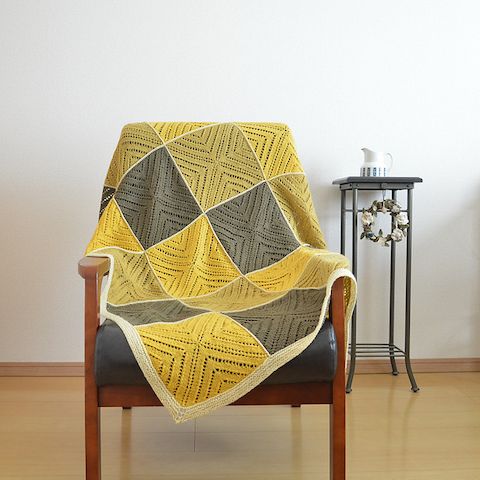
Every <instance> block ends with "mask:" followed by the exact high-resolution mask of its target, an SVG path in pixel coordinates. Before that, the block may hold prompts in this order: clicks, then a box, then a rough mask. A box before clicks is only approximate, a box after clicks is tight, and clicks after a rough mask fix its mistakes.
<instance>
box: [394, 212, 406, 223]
mask: <svg viewBox="0 0 480 480" xmlns="http://www.w3.org/2000/svg"><path fill="white" fill-rule="evenodd" d="M396 219H397V222H398V223H399V225H408V216H407V214H406V213H404V212H402V213H399V214H398V215H397V216H396Z"/></svg>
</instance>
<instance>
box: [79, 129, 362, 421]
mask: <svg viewBox="0 0 480 480" xmlns="http://www.w3.org/2000/svg"><path fill="white" fill-rule="evenodd" d="M86 253H87V254H88V255H90V256H102V257H103V256H108V257H109V258H110V266H111V268H110V273H109V276H108V280H107V282H106V286H105V288H104V290H103V292H102V296H101V307H100V308H101V314H102V316H104V317H105V318H107V319H111V320H113V321H114V322H116V323H117V324H118V326H119V327H120V328H121V329H122V331H123V333H124V334H125V337H126V339H127V341H128V344H129V345H130V348H131V349H132V352H133V354H134V356H135V358H136V360H137V362H138V364H139V366H140V368H141V370H142V371H143V374H144V375H145V377H146V379H147V380H148V382H149V383H150V385H151V387H152V389H153V390H154V392H155V393H156V395H157V396H158V398H159V399H160V401H161V402H162V403H163V404H164V405H165V406H166V407H167V408H168V409H169V410H170V412H171V414H172V416H173V418H174V419H175V421H177V422H180V421H184V420H187V419H190V418H194V417H197V416H199V415H203V414H205V413H207V412H209V411H212V410H213V409H215V408H218V407H220V406H223V405H227V404H229V403H231V402H233V401H235V400H236V399H238V398H239V397H241V396H243V395H245V393H247V392H248V391H249V390H251V389H252V388H254V387H255V386H257V385H258V384H259V383H261V382H262V381H263V380H264V379H265V378H266V377H268V376H269V375H270V374H271V373H272V372H273V371H275V370H276V369H278V368H279V367H281V366H282V365H284V364H285V363H286V362H288V361H289V360H291V359H292V358H294V357H295V356H297V355H298V354H299V353H301V352H302V351H303V350H304V349H305V348H306V347H307V346H308V345H309V344H310V343H311V342H312V341H313V339H314V338H315V336H316V335H317V333H318V332H319V330H320V328H321V326H322V324H323V321H324V319H325V317H326V315H327V313H328V303H329V298H330V291H331V287H332V285H333V282H334V281H335V280H336V279H337V278H339V277H346V281H345V297H346V316H347V318H349V317H350V315H351V312H352V309H353V304H354V301H355V281H354V279H353V276H352V275H351V273H350V271H349V270H348V261H347V259H346V258H345V257H343V256H342V255H339V254H337V253H332V252H329V251H328V250H327V249H326V245H325V241H324V238H323V235H322V233H321V230H320V227H319V224H318V221H317V218H316V215H315V212H314V208H313V203H312V199H311V195H310V191H309V187H308V184H307V180H306V178H305V174H304V171H303V169H302V167H301V165H300V162H299V160H298V157H297V154H296V152H295V147H294V143H293V139H292V137H291V134H290V131H289V129H288V127H287V126H285V125H282V124H273V123H222V124H218V123H216V124H215V123H212V124H207V123H136V124H130V125H127V126H126V127H125V128H124V129H123V130H122V133H121V137H120V140H119V142H118V146H117V149H116V150H115V153H114V155H113V159H112V162H111V164H110V168H109V170H108V173H107V177H106V180H105V186H104V188H103V195H102V200H101V208H100V219H99V221H98V226H97V228H96V230H95V233H94V235H93V237H92V239H91V241H90V243H89V245H88V247H87V250H86Z"/></svg>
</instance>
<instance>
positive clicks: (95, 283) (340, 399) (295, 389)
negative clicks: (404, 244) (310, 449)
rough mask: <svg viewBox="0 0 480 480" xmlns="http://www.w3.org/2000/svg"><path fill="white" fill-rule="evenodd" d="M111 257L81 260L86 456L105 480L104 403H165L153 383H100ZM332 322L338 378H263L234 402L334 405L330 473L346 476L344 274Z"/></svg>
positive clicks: (92, 473)
mask: <svg viewBox="0 0 480 480" xmlns="http://www.w3.org/2000/svg"><path fill="white" fill-rule="evenodd" d="M108 270H109V259H108V258H99V257H97V258H94V257H85V258H82V259H81V260H80V262H79V263H78V271H79V274H80V275H81V276H82V277H83V278H84V280H85V458H86V479H87V480H100V478H101V473H100V466H101V457H100V409H101V407H132V406H134V407H137V406H138V407H140V406H161V403H160V401H159V400H158V398H157V397H156V395H155V394H154V393H153V391H152V389H151V388H150V387H149V386H147V385H145V386H143V385H106V386H97V383H96V376H95V342H96V335H97V330H98V328H99V326H100V315H99V299H100V290H101V284H102V279H103V277H104V276H105V275H106V274H107V273H108ZM329 312H330V314H329V319H328V320H326V321H328V322H332V324H333V331H334V333H335V337H336V342H337V345H336V352H337V368H336V370H335V373H334V377H333V381H330V382H318V383H292V384H284V385H270V384H267V385H264V384H260V385H259V386H257V387H256V388H254V389H253V390H251V391H250V392H249V393H247V394H246V395H245V396H244V397H242V398H240V399H239V400H237V401H236V402H235V403H234V405H292V406H298V405H301V404H329V405H330V479H331V480H345V478H346V476H345V475H346V468H345V346H346V343H345V340H346V338H345V316H344V297H343V279H338V280H337V281H336V282H335V283H334V285H333V290H332V297H331V302H330V310H329Z"/></svg>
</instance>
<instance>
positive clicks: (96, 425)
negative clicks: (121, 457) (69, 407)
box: [85, 390, 101, 480]
mask: <svg viewBox="0 0 480 480" xmlns="http://www.w3.org/2000/svg"><path fill="white" fill-rule="evenodd" d="M89 397H90V398H89ZM100 442H101V437H100V407H98V406H97V399H96V395H95V398H92V396H91V395H90V396H89V394H88V390H87V391H86V392H85V466H86V480H100V476H101V473H100V465H101V456H100Z"/></svg>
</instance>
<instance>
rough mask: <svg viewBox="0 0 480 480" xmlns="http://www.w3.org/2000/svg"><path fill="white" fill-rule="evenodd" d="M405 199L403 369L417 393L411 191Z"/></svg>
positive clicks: (410, 190)
mask: <svg viewBox="0 0 480 480" xmlns="http://www.w3.org/2000/svg"><path fill="white" fill-rule="evenodd" d="M407 192H408V194H407V195H408V197H407V213H408V219H409V223H410V225H409V227H408V233H407V272H406V274H407V275H406V276H407V279H406V283H407V284H406V295H405V367H406V369H407V373H408V378H409V379H410V384H411V385H412V390H413V391H414V392H418V390H420V389H419V388H418V386H417V382H416V381H415V377H414V376H413V371H412V365H411V363H410V311H411V295H412V207H413V205H412V204H413V190H412V189H408V190H407Z"/></svg>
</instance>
